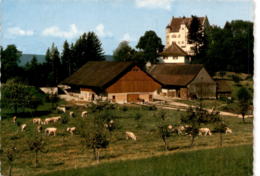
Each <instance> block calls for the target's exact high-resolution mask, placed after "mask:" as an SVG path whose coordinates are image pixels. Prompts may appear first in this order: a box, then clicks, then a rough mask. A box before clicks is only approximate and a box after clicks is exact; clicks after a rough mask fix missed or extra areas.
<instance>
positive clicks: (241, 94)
mask: <svg viewBox="0 0 260 176" xmlns="http://www.w3.org/2000/svg"><path fill="white" fill-rule="evenodd" d="M237 99H238V104H239V111H240V113H241V115H242V119H243V122H245V115H246V113H247V111H248V109H249V107H250V103H251V101H252V96H251V94H250V93H249V91H248V90H247V89H246V88H245V87H241V88H240V89H239V90H238V92H237Z"/></svg>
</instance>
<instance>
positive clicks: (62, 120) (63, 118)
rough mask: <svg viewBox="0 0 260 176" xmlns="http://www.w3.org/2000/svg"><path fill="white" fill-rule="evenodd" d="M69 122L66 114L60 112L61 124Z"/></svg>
mask: <svg viewBox="0 0 260 176" xmlns="http://www.w3.org/2000/svg"><path fill="white" fill-rule="evenodd" d="M68 122H69V117H68V115H67V114H62V116H61V123H62V124H67V123H68Z"/></svg>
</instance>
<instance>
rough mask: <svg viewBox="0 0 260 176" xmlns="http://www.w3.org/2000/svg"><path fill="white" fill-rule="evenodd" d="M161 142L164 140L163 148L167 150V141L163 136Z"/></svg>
mask: <svg viewBox="0 0 260 176" xmlns="http://www.w3.org/2000/svg"><path fill="white" fill-rule="evenodd" d="M163 142H164V149H165V150H166V151H167V150H168V145H167V141H166V139H165V138H163Z"/></svg>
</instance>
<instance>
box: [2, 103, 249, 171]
mask: <svg viewBox="0 0 260 176" xmlns="http://www.w3.org/2000/svg"><path fill="white" fill-rule="evenodd" d="M83 110H85V109H84V107H76V106H72V107H71V109H69V111H74V112H75V114H76V117H75V118H73V119H70V120H69V122H68V124H61V123H56V124H49V125H44V128H46V127H49V126H50V127H57V129H58V134H57V136H50V137H45V136H44V139H45V140H46V143H47V149H48V153H40V154H39V161H40V167H39V168H34V167H33V161H34V160H33V159H34V153H32V152H30V151H29V150H28V146H27V144H26V141H25V138H24V137H23V135H24V133H21V132H20V128H19V127H17V126H15V125H14V124H13V123H12V119H11V118H9V119H3V120H2V121H1V137H2V138H1V143H2V147H3V148H4V147H6V146H8V143H6V142H9V143H16V146H17V149H18V150H19V151H21V153H20V154H19V156H18V157H17V158H16V160H15V161H14V167H13V175H14V176H19V175H37V174H45V173H52V172H55V171H62V170H66V169H74V168H76V169H78V168H85V167H89V166H91V165H93V164H95V161H93V153H92V150H90V149H85V148H83V146H82V145H81V138H80V136H79V135H77V134H76V135H74V136H70V135H69V134H68V133H67V132H66V128H67V127H72V126H75V125H76V124H77V123H78V119H79V118H80V114H81V112H82V111H83ZM156 112H157V111H155V110H149V109H145V108H141V107H135V108H134V107H133V108H130V107H128V108H127V109H124V110H123V109H116V110H113V112H112V113H115V114H116V115H117V116H118V118H116V119H115V123H116V124H117V126H118V128H117V129H116V130H115V131H113V133H112V136H111V138H110V144H109V147H108V148H107V149H104V150H102V151H101V153H100V157H101V160H100V164H102V163H107V162H111V161H112V162H115V161H122V160H129V159H131V160H132V159H140V158H148V157H152V156H159V155H164V154H172V153H177V152H187V151H188V150H190V149H189V148H187V146H188V145H189V144H190V137H189V136H176V135H174V136H172V137H170V138H169V140H168V143H169V147H170V148H171V149H173V150H172V151H169V152H165V151H164V146H163V142H162V140H161V139H160V138H159V136H158V132H157V126H158V117H156V116H155V115H154V114H155V113H156ZM136 114H140V115H141V116H140V118H136ZM57 115H60V113H57V112H55V111H54V112H52V114H47V115H43V116H40V117H41V118H45V117H50V116H57ZM182 115H184V112H181V111H174V110H168V111H167V123H169V124H173V125H177V124H178V123H179V121H180V117H181V116H182ZM93 116H94V114H89V116H88V118H90V119H91V118H93ZM224 119H225V121H226V122H227V124H228V126H229V127H230V128H231V129H232V130H233V133H232V134H229V135H224V136H223V140H224V141H223V146H224V147H226V146H232V145H241V144H252V139H253V133H252V128H253V119H246V121H247V123H245V124H244V123H242V120H241V119H238V118H234V117H224ZM18 120H19V121H20V122H21V123H26V124H27V125H28V128H29V129H34V128H35V125H33V124H32V120H31V118H30V117H28V118H22V117H18ZM203 127H209V128H210V129H214V126H213V125H211V124H209V125H206V126H203ZM126 130H129V131H132V132H134V133H135V134H136V136H137V141H130V140H128V141H127V140H125V136H124V132H125V131H126ZM63 134H65V136H63ZM216 147H219V135H218V134H213V135H212V136H201V137H199V138H196V140H195V145H194V147H193V148H192V150H199V149H208V148H216ZM220 160H221V159H220ZM198 161H199V160H197V162H198ZM100 166H102V165H100ZM1 167H2V174H5V175H7V170H8V165H7V162H6V160H2V162H1ZM147 167H148V168H149V166H147ZM238 167H240V165H238ZM241 167H242V166H241ZM129 172H131V170H129ZM97 175H99V174H97ZM100 175H102V174H100ZM110 175H111V174H110Z"/></svg>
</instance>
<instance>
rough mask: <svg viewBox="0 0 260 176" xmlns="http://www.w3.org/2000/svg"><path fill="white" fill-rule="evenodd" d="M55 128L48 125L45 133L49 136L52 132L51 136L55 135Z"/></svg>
mask: <svg viewBox="0 0 260 176" xmlns="http://www.w3.org/2000/svg"><path fill="white" fill-rule="evenodd" d="M56 132H57V128H54V127H49V128H46V129H45V135H47V136H50V135H51V134H53V136H56Z"/></svg>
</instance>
